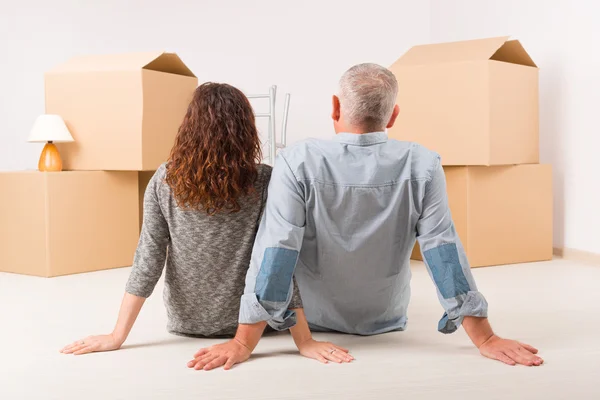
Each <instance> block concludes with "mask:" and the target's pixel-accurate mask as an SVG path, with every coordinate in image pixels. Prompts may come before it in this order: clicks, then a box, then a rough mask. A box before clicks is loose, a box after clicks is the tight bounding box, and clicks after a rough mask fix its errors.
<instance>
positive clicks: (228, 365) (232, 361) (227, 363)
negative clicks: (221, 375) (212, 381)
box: [223, 357, 237, 371]
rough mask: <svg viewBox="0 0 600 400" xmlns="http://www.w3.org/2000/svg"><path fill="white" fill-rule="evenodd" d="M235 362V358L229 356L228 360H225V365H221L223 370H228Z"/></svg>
mask: <svg viewBox="0 0 600 400" xmlns="http://www.w3.org/2000/svg"><path fill="white" fill-rule="evenodd" d="M235 364H237V362H236V361H235V359H234V358H233V357H231V358H229V360H227V362H226V363H225V366H224V367H223V369H224V370H226V371H227V370H230V369H231V368H233V366H234V365H235Z"/></svg>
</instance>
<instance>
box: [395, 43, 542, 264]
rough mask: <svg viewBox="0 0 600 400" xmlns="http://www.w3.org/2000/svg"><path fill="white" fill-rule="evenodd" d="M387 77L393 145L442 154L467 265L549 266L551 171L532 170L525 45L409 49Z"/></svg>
mask: <svg viewBox="0 0 600 400" xmlns="http://www.w3.org/2000/svg"><path fill="white" fill-rule="evenodd" d="M390 70H391V71H392V72H393V73H394V75H395V76H396V78H397V79H398V85H399V90H398V104H399V106H400V115H399V117H398V120H397V121H396V124H395V125H394V127H393V128H391V129H390V131H389V134H390V137H392V138H395V139H398V140H405V141H413V142H417V143H419V144H422V145H424V146H425V147H427V148H429V149H431V150H434V151H436V152H437V153H439V154H440V156H441V159H442V164H443V166H444V171H445V174H446V182H447V191H448V200H449V204H450V209H451V212H452V216H453V219H454V223H455V227H456V230H457V232H458V234H459V236H460V238H461V242H462V243H463V246H464V247H465V250H466V253H467V256H468V258H469V261H470V264H471V266H472V267H480V266H489V265H498V264H509V263H520V262H530V261H541V260H548V259H551V258H552V171H551V167H550V166H549V165H542V164H539V123H538V68H537V66H536V65H535V63H534V62H533V60H532V59H531V58H530V57H529V55H528V54H527V52H526V51H525V49H524V48H523V46H522V45H521V44H520V43H519V42H518V41H516V40H508V37H498V38H490V39H480V40H471V41H463V42H453V43H441V44H431V45H423V46H416V47H413V48H411V49H410V50H409V51H408V52H407V53H406V54H404V55H403V56H402V57H401V58H400V59H399V60H397V61H396V62H395V63H394V64H393V65H392V66H391V67H390ZM413 258H415V259H421V254H420V251H419V249H418V246H417V247H416V248H415V251H413Z"/></svg>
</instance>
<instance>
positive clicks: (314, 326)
mask: <svg viewBox="0 0 600 400" xmlns="http://www.w3.org/2000/svg"><path fill="white" fill-rule="evenodd" d="M397 92H398V84H397V82H396V79H395V77H394V75H393V74H392V73H391V72H390V71H389V70H387V69H386V68H383V67H381V66H378V65H375V64H360V65H356V66H354V67H352V68H350V69H349V70H348V71H347V72H346V73H345V74H344V75H343V76H342V78H341V80H340V86H339V93H338V95H337V96H333V113H332V118H333V125H334V129H335V132H336V133H337V135H336V137H335V139H333V140H330V141H326V140H315V139H311V140H307V141H303V142H300V143H298V144H296V145H294V146H292V147H289V148H287V149H284V150H282V151H281V153H280V154H279V156H278V158H277V161H276V163H275V167H274V168H273V169H272V170H271V167H269V166H266V165H262V164H258V163H259V162H260V160H261V143H260V139H259V135H258V132H257V130H256V126H255V120H254V113H253V111H252V107H251V106H250V103H249V102H248V99H247V98H246V97H245V96H244V95H243V94H242V93H241V92H240V91H239V90H237V89H235V88H233V87H231V86H229V85H226V84H215V83H206V84H203V85H202V86H200V87H198V89H197V90H196V92H195V94H194V98H193V100H192V102H191V104H190V106H189V108H188V110H187V113H186V115H185V118H184V120H183V123H182V124H181V127H180V128H179V133H178V135H177V138H176V140H175V145H174V147H173V150H172V152H171V155H170V158H169V160H168V162H167V163H166V164H164V165H163V166H161V167H160V168H159V169H158V171H157V172H156V174H155V175H154V177H153V178H152V180H151V181H150V183H149V185H148V187H147V189H146V194H145V198H144V220H143V228H142V233H141V236H140V241H139V245H138V248H137V251H136V254H135V259H134V264H133V269H132V271H131V276H130V277H129V281H128V282H127V286H126V293H125V297H124V298H123V303H122V305H121V310H120V312H119V317H118V321H117V324H116V326H115V329H114V331H113V332H112V333H111V334H109V335H104V336H90V337H87V338H85V339H83V340H79V341H76V342H75V343H73V344H71V345H68V346H66V347H65V348H64V349H62V352H63V353H68V354H85V353H90V352H96V351H107V350H116V349H118V348H120V347H121V345H122V344H123V342H124V341H125V340H126V338H127V336H128V334H129V332H130V330H131V328H132V326H133V324H134V322H135V320H136V318H137V315H138V313H139V311H140V309H141V307H142V305H143V304H144V301H145V299H146V298H147V297H149V296H150V295H151V294H152V291H153V290H154V287H155V285H156V283H157V281H158V280H159V278H160V276H161V274H162V271H163V267H164V266H165V264H166V272H165V292H164V301H165V305H166V308H167V314H168V319H169V322H168V330H169V331H170V332H172V333H174V334H178V335H185V336H193V337H233V339H231V340H229V341H228V342H226V343H223V344H218V345H215V346H212V347H209V348H205V349H200V350H199V351H198V352H197V353H196V354H195V355H194V359H193V360H192V361H190V362H189V363H188V367H190V368H195V369H204V370H210V369H214V368H218V367H221V366H224V368H225V369H229V368H231V367H232V366H233V365H234V364H237V363H241V362H244V361H246V360H247V359H248V358H249V357H250V355H251V353H252V351H253V350H254V348H255V347H256V345H257V344H258V341H259V340H260V338H261V336H262V334H263V332H264V331H265V328H267V329H270V330H277V331H280V330H287V329H289V330H290V332H291V334H292V337H293V339H294V342H295V343H296V345H297V347H298V350H299V352H300V354H302V355H303V356H306V357H310V358H314V359H316V360H319V361H321V362H323V363H327V362H329V361H332V362H338V363H342V362H350V361H352V360H353V357H352V356H351V355H350V354H349V351H348V350H347V349H344V348H342V347H339V346H336V345H335V344H332V343H326V342H319V341H316V340H314V339H313V338H312V336H311V331H318V332H342V333H349V334H356V335H374V334H380V333H384V332H390V331H401V330H404V329H405V328H406V323H407V307H408V303H409V299H410V268H409V257H410V254H411V250H412V248H413V245H414V243H415V240H416V239H417V240H418V241H419V244H420V247H421V250H422V252H423V256H424V261H425V264H426V266H427V269H428V271H429V274H430V275H431V278H432V280H433V282H434V284H435V286H436V288H437V294H438V297H439V300H440V302H441V304H442V306H443V308H444V309H445V313H444V314H443V316H442V318H441V320H440V322H439V325H438V330H439V331H440V332H443V333H452V332H454V331H456V330H457V329H458V328H459V326H460V325H461V324H462V325H463V327H464V328H465V331H466V332H467V334H468V335H469V337H470V338H471V340H472V341H473V344H474V345H475V346H477V347H478V348H479V350H480V352H481V354H482V355H484V356H486V357H489V358H493V359H496V360H500V361H503V362H505V363H507V364H511V365H514V364H524V365H540V364H541V363H542V362H543V361H542V359H541V358H539V357H538V356H536V353H537V350H536V349H535V348H533V347H531V346H529V345H526V344H522V343H519V342H516V341H513V340H507V339H502V338H499V337H498V336H496V335H495V334H494V333H493V331H492V329H491V327H490V325H489V323H488V320H487V308H488V305H487V303H486V300H485V299H484V297H483V296H482V295H481V294H480V293H479V292H478V291H477V288H476V286H475V281H474V280H473V276H472V274H471V271H470V268H469V264H468V261H467V258H466V256H465V252H464V250H463V247H462V245H461V243H460V240H459V238H458V236H457V234H456V230H455V229H454V225H453V222H452V218H451V215H450V210H449V208H448V200H447V196H446V182H445V177H444V171H443V169H442V166H441V163H440V157H439V156H438V155H437V154H435V153H433V152H431V151H429V150H427V149H425V148H423V147H422V146H419V145H417V144H414V143H407V142H401V141H396V140H389V139H388V138H387V135H386V133H385V131H386V129H387V128H390V127H391V126H392V125H393V124H394V121H395V120H396V117H397V116H398V114H399V111H400V110H399V108H398V106H397V105H396V104H395V100H396V96H397ZM267 187H268V188H267Z"/></svg>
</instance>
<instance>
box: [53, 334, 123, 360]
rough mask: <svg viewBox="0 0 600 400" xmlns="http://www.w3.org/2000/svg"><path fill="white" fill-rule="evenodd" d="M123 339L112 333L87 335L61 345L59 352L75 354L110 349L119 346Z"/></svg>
mask: <svg viewBox="0 0 600 400" xmlns="http://www.w3.org/2000/svg"><path fill="white" fill-rule="evenodd" d="M122 344H123V341H121V340H118V339H117V338H116V337H115V335H114V334H112V333H111V334H110V335H99V336H88V337H86V338H85V339H82V340H78V341H76V342H73V343H71V344H69V345H67V346H65V347H63V348H62V349H61V350H60V352H61V353H63V354H74V355H76V356H78V355H81V354H87V353H94V352H99V351H112V350H118V349H120V348H121V345H122Z"/></svg>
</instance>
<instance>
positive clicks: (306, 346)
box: [298, 339, 354, 364]
mask: <svg viewBox="0 0 600 400" xmlns="http://www.w3.org/2000/svg"><path fill="white" fill-rule="evenodd" d="M298 350H299V351H300V354H302V355H303V356H304V357H307V358H313V359H315V360H318V361H320V362H322V363H323V364H327V363H328V362H329V361H333V362H336V363H338V364H341V363H349V362H352V361H353V360H354V357H352V356H351V355H350V354H348V349H345V348H343V347H340V346H336V345H335V344H333V343H329V342H319V341H316V340H313V339H308V340H306V341H304V342H302V343H300V344H298Z"/></svg>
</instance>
